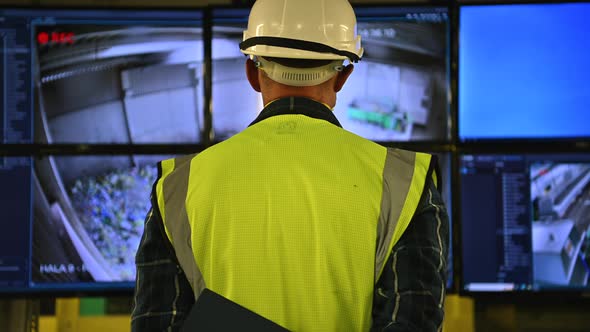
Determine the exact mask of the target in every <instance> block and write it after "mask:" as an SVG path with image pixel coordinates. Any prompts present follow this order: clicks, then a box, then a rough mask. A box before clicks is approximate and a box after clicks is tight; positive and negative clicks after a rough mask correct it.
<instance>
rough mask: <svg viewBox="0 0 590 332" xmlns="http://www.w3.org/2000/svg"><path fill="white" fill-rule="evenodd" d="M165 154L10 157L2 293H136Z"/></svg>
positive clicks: (5, 176)
mask: <svg viewBox="0 0 590 332" xmlns="http://www.w3.org/2000/svg"><path fill="white" fill-rule="evenodd" d="M169 157H171V156H162V155H118V156H113V155H102V156H99V155H96V156H95V155H88V156H45V157H36V158H34V159H33V158H30V157H4V159H3V160H4V164H3V165H4V166H0V179H2V181H3V182H2V183H8V184H9V185H8V188H7V189H6V190H3V192H4V193H5V194H3V195H2V197H0V206H1V207H2V208H3V209H4V211H5V212H6V213H7V218H3V220H2V221H1V222H0V225H2V227H4V228H5V229H10V232H3V233H2V234H4V235H0V238H4V239H3V241H1V244H0V293H42V292H60V293H63V292H66V293H67V292H70V293H80V292H84V293H91V292H93V291H96V292H105V291H107V292H110V291H112V292H117V291H124V292H130V291H132V289H133V287H134V281H135V262H134V258H135V253H136V250H137V247H138V245H139V241H140V238H141V235H142V233H143V225H144V221H145V217H146V215H147V213H148V210H149V208H150V206H151V201H150V194H151V191H152V185H153V183H154V181H155V180H156V177H157V174H158V170H157V162H158V161H160V160H162V159H166V158H169Z"/></svg>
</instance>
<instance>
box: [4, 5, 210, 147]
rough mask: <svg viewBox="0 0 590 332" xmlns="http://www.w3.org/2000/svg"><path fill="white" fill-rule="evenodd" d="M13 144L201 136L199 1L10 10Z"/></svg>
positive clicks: (8, 104) (7, 114) (7, 100)
mask: <svg viewBox="0 0 590 332" xmlns="http://www.w3.org/2000/svg"><path fill="white" fill-rule="evenodd" d="M0 17H2V20H3V21H2V27H3V31H2V32H1V33H0V45H1V46H2V47H0V71H1V74H2V77H3V79H2V80H0V81H1V82H0V84H1V85H0V101H1V102H2V104H3V107H2V116H1V117H0V118H2V122H0V125H1V126H0V130H1V132H0V133H1V134H2V135H1V138H2V142H4V143H44V144H55V143H72V144H111V143H112V144H193V143H198V142H199V141H200V140H201V136H202V133H201V132H202V128H203V127H204V125H203V121H204V120H203V109H204V103H203V81H204V80H203V73H202V63H203V33H202V30H203V28H202V13H201V11H199V10H182V11H181V10H114V9H100V10H95V9H92V10H91V9H79V10H69V9H10V8H7V9H1V8H0Z"/></svg>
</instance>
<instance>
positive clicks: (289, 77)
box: [282, 72, 324, 81]
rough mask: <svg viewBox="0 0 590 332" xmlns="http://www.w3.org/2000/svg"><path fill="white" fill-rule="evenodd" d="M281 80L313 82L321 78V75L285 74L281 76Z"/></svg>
mask: <svg viewBox="0 0 590 332" xmlns="http://www.w3.org/2000/svg"><path fill="white" fill-rule="evenodd" d="M282 76H283V77H282V78H283V79H285V80H290V81H315V80H318V79H320V78H322V77H323V76H324V75H323V73H289V72H285V73H283V75H282Z"/></svg>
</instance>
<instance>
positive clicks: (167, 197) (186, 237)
mask: <svg viewBox="0 0 590 332" xmlns="http://www.w3.org/2000/svg"><path fill="white" fill-rule="evenodd" d="M193 157H194V155H189V156H183V157H178V158H175V159H168V160H164V161H162V162H161V163H160V166H161V169H162V175H161V177H160V179H159V180H158V182H157V183H156V194H157V195H158V197H157V199H158V207H159V210H160V214H161V216H162V221H163V222H164V230H165V231H166V235H168V239H169V240H170V243H172V246H173V247H174V250H175V251H176V257H177V258H178V262H179V263H180V267H181V268H182V270H183V271H184V274H185V275H186V278H187V280H188V282H189V283H190V285H191V287H192V289H193V293H194V294H195V299H196V298H198V297H199V295H200V294H201V292H202V291H203V289H205V280H204V279H203V275H202V274H201V271H200V270H199V267H198V266H197V263H196V261H195V257H194V256H193V250H192V247H193V245H192V238H191V224H190V222H189V220H188V216H187V213H186V204H185V198H186V193H187V190H188V178H189V172H190V161H191V160H192V158H193ZM173 171H174V176H169V175H170V174H171V173H172V172H173ZM169 220H173V221H172V222H170V221H169Z"/></svg>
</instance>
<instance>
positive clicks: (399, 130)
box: [212, 7, 450, 142]
mask: <svg viewBox="0 0 590 332" xmlns="http://www.w3.org/2000/svg"><path fill="white" fill-rule="evenodd" d="M447 11H448V10H447V8H438V7H412V8H408V7H359V8H355V12H356V14H357V17H358V33H359V34H360V35H361V37H362V41H363V46H364V48H365V55H364V57H363V59H362V60H361V61H360V62H359V63H357V64H355V69H354V72H353V73H352V75H351V77H350V78H349V80H348V82H347V84H346V85H345V86H344V88H343V89H342V91H341V92H340V93H339V94H338V101H337V104H336V107H335V109H334V113H335V115H336V117H337V118H338V120H339V121H340V123H341V124H342V126H343V127H344V129H347V130H349V131H351V132H353V133H355V134H358V135H360V136H363V137H365V138H367V139H370V140H373V141H380V142H389V141H439V142H445V141H447V140H448V139H449V131H450V126H449V119H450V116H449V93H448V92H449V47H448V45H449V18H448V13H447ZM248 13H249V11H248V10H238V9H215V10H214V11H213V23H214V25H213V88H212V89H213V129H214V131H215V137H216V140H223V139H226V138H228V137H231V136H232V135H234V134H236V133H237V132H239V131H241V130H243V129H244V128H246V127H247V126H248V125H249V124H250V123H251V122H252V121H253V120H254V119H255V118H256V116H257V115H258V113H259V112H260V111H261V110H262V108H263V107H264V105H263V103H262V98H261V97H260V94H258V93H257V92H255V91H254V90H252V88H251V87H250V85H249V83H248V81H247V79H246V74H245V61H246V58H245V56H244V55H243V54H242V53H241V52H240V50H239V46H238V44H239V43H240V42H241V41H242V35H243V31H244V30H245V29H246V27H247V19H248Z"/></svg>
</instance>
